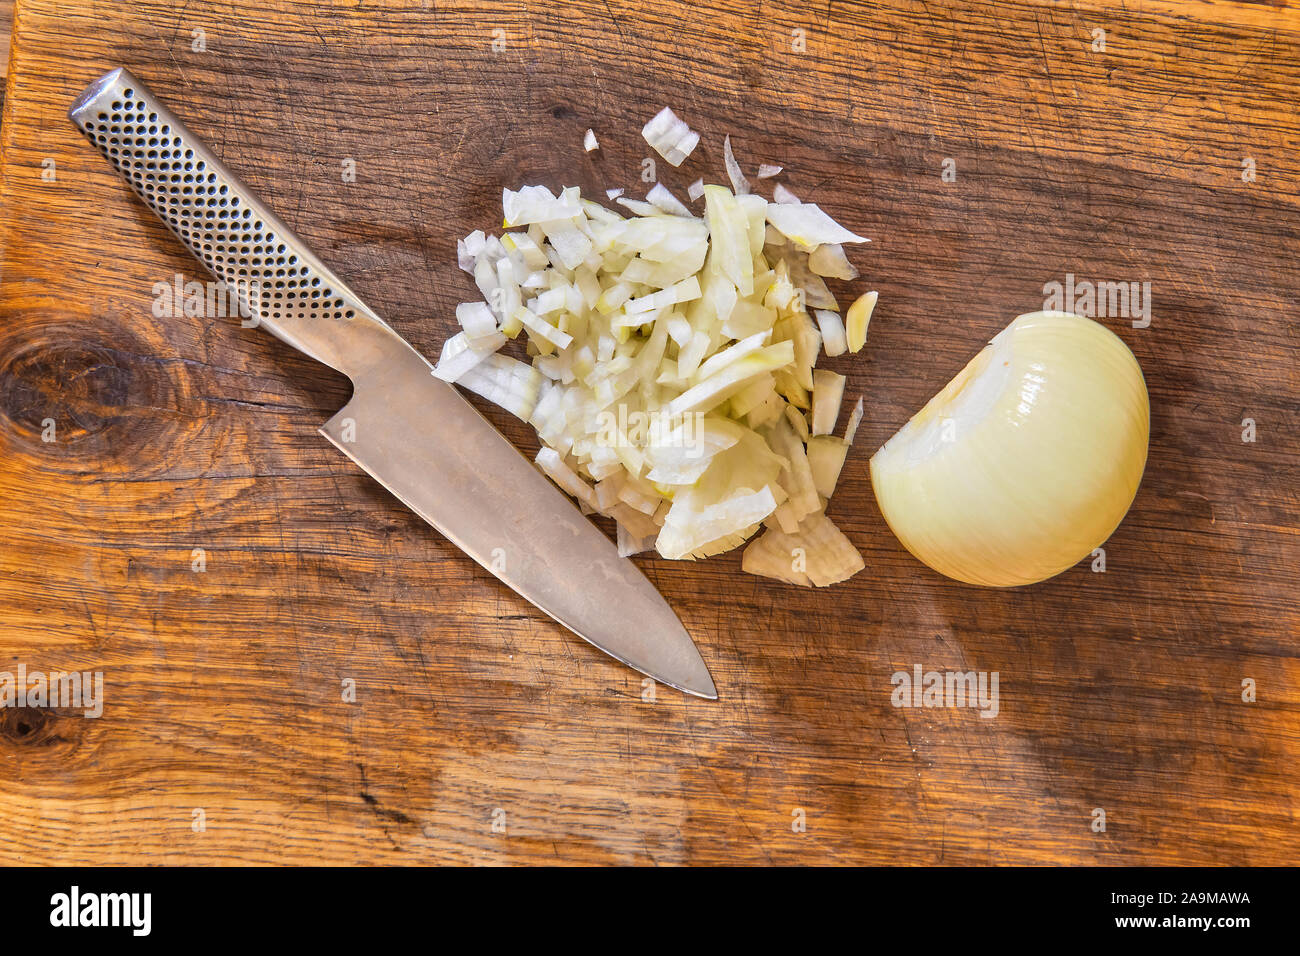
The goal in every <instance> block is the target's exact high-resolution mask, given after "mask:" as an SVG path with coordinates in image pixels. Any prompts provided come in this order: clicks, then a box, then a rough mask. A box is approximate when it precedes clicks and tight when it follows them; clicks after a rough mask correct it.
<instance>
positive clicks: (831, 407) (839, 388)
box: [812, 369, 848, 435]
mask: <svg viewBox="0 0 1300 956" xmlns="http://www.w3.org/2000/svg"><path fill="white" fill-rule="evenodd" d="M846 381H848V379H846V378H845V377H844V376H843V375H840V374H838V373H836V372H831V371H827V370H825V369H818V370H817V371H816V372H814V373H813V389H812V402H813V407H812V433H813V434H814V435H829V434H830V433H831V432H833V431H835V423H836V421H838V420H839V417H840V403H841V402H842V401H843V399H844V383H845V382H846Z"/></svg>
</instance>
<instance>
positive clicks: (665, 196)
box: [645, 183, 691, 216]
mask: <svg viewBox="0 0 1300 956" xmlns="http://www.w3.org/2000/svg"><path fill="white" fill-rule="evenodd" d="M645 200H646V202H648V203H650V205H652V206H654V207H655V208H657V209H659V210H660V211H661V212H666V213H668V214H669V215H670V216H690V215H691V211H690V210H689V209H687V208H686V206H684V205H683V204H682V201H681V200H680V199H678V198H677V197H676V196H674V195H673V194H672V192H671V191H670V190H669V189H668V187H667V186H665V185H664V184H663V183H655V184H654V185H653V186H652V187H650V191H649V192H648V193H646V197H645Z"/></svg>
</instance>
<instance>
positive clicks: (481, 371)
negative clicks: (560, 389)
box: [456, 353, 545, 421]
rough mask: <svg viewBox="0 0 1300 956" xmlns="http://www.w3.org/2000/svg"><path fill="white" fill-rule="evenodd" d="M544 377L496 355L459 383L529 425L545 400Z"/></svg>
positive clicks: (535, 371)
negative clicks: (541, 400) (534, 410)
mask: <svg viewBox="0 0 1300 956" xmlns="http://www.w3.org/2000/svg"><path fill="white" fill-rule="evenodd" d="M544 381H545V378H544V377H543V375H542V373H541V372H539V371H538V370H537V369H535V368H533V367H532V366H531V365H526V364H525V363H523V362H520V361H519V360H517V359H512V358H510V357H509V356H506V355H500V354H497V353H493V354H491V355H488V356H486V357H485V358H484V359H483V361H482V362H480V363H479V364H477V365H475V366H474V367H473V368H471V369H470V370H469V371H468V372H466V373H464V374H463V375H461V376H460V377H459V378H457V379H456V384H457V385H462V386H464V387H465V388H468V389H469V390H470V391H472V392H475V393H477V394H479V395H482V396H483V397H484V398H486V399H487V400H488V401H489V402H492V403H494V404H496V405H499V406H501V407H502V408H504V409H505V410H506V411H508V412H510V414H512V415H514V416H515V417H516V418H520V419H523V420H524V421H528V419H529V418H530V417H531V416H532V414H533V409H534V408H535V407H536V406H537V399H538V398H539V397H540V396H541V391H542V383H543V382H544Z"/></svg>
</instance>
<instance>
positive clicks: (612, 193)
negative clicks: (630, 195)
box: [605, 189, 626, 199]
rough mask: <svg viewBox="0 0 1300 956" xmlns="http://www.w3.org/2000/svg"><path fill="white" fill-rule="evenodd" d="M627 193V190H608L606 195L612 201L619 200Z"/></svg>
mask: <svg viewBox="0 0 1300 956" xmlns="http://www.w3.org/2000/svg"><path fill="white" fill-rule="evenodd" d="M625 191H626V190H623V189H606V190H605V195H606V196H607V197H608V198H610V199H617V198H618V197H619V196H621V195H623V193H624V192H625Z"/></svg>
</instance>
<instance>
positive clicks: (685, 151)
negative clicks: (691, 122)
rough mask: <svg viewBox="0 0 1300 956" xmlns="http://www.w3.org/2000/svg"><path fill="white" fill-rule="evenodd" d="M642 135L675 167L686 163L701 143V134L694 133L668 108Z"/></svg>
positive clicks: (652, 121)
mask: <svg viewBox="0 0 1300 956" xmlns="http://www.w3.org/2000/svg"><path fill="white" fill-rule="evenodd" d="M641 135H642V136H643V137H644V138H645V141H646V142H647V143H649V144H650V146H651V148H653V149H654V151H655V152H656V153H658V154H659V155H660V156H662V157H663V158H664V159H666V160H668V162H669V163H670V164H671V165H673V166H680V165H681V164H682V163H683V162H685V161H686V157H687V156H689V155H691V153H692V152H694V150H695V147H696V145H697V144H698V143H699V141H700V134H699V133H695V132H692V130H691V128H690V127H689V126H687V125H686V124H685V123H684V122H682V120H680V119H678V118H677V116H676V114H674V113H673V111H672V110H671V109H669V108H668V107H667V106H665V107H664V108H663V109H662V110H660V111H659V112H658V113H657V114H655V117H654V118H653V119H652V120H650V122H648V123H646V124H645V126H644V127H643V128H642V130H641Z"/></svg>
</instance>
